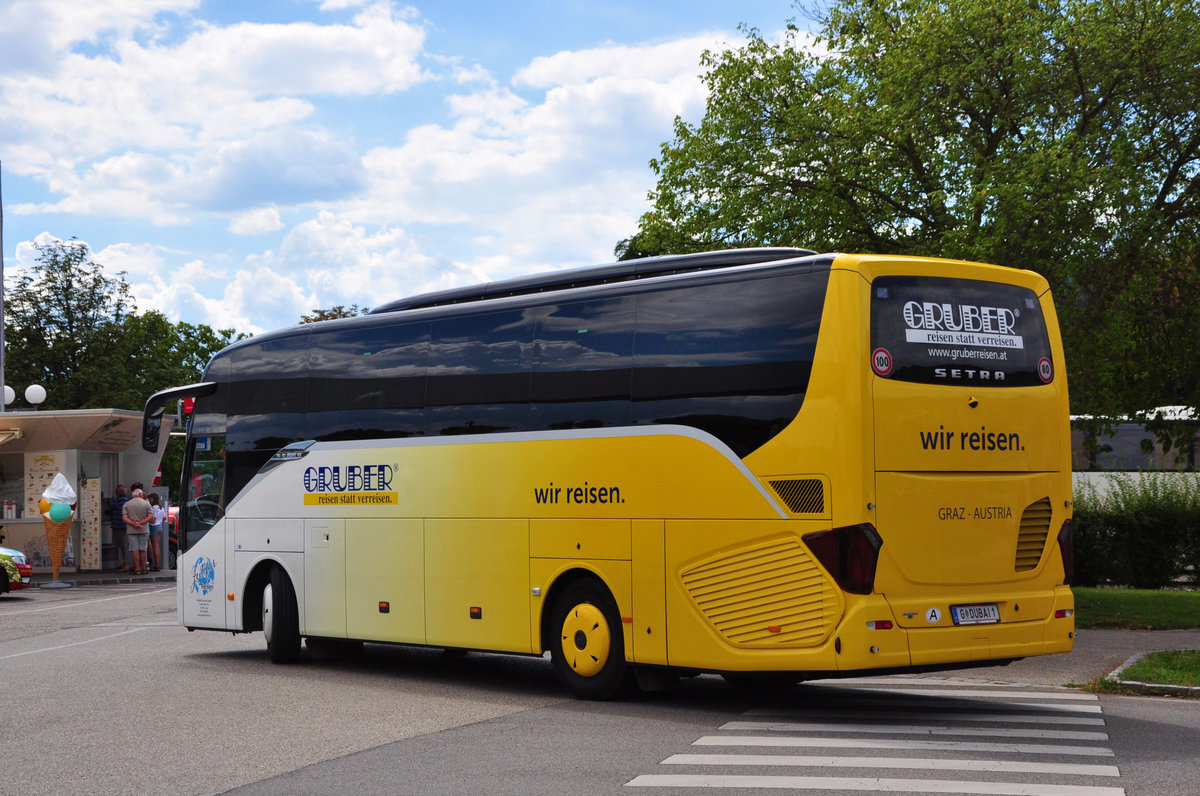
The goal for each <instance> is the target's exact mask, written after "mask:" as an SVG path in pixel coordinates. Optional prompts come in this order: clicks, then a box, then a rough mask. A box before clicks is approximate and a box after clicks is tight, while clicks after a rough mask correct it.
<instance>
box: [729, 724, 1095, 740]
mask: <svg viewBox="0 0 1200 796" xmlns="http://www.w3.org/2000/svg"><path fill="white" fill-rule="evenodd" d="M720 729H722V730H752V731H756V732H764V731H773V732H871V733H877V734H890V735H979V736H986V737H989V738H1052V739H1054V740H1058V741H1107V740H1108V733H1106V732H1084V731H1071V730H1019V729H1011V728H1000V727H926V726H921V725H916V724H838V723H829V724H822V723H817V722H804V721H787V722H768V721H730V722H726V723H725V724H723V725H721V727H720Z"/></svg>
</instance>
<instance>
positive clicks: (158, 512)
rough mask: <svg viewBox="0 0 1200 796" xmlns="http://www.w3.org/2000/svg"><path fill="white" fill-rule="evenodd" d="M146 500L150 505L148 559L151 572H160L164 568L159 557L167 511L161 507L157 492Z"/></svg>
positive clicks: (152, 493) (147, 543)
mask: <svg viewBox="0 0 1200 796" xmlns="http://www.w3.org/2000/svg"><path fill="white" fill-rule="evenodd" d="M146 500H147V501H148V502H149V503H150V525H149V526H148V527H149V529H150V538H149V540H148V541H147V542H146V553H147V556H146V557H147V558H148V559H149V561H150V571H151V572H158V571H159V570H160V569H161V566H162V565H161V562H159V560H158V557H159V556H160V555H162V549H161V547H162V529H163V525H164V524H165V523H166V521H167V510H166V509H164V508H163V507H162V506H161V505H159V501H158V493H157V492H151V493H150V497H148V498H146Z"/></svg>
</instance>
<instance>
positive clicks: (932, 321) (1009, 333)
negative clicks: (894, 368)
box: [904, 301, 1025, 348]
mask: <svg viewBox="0 0 1200 796" xmlns="http://www.w3.org/2000/svg"><path fill="white" fill-rule="evenodd" d="M1018 317H1020V312H1019V311H1018V310H1011V309H1008V308H1006V307H980V306H976V305H973V304H949V303H944V304H937V303H934V302H932V301H925V302H920V301H910V302H908V303H907V304H905V305H904V323H905V324H906V325H907V326H908V329H907V330H906V332H905V339H906V340H907V341H908V342H910V343H929V344H933V345H965V346H978V347H981V348H1024V347H1025V342H1024V340H1022V339H1021V335H1019V334H1013V332H1014V331H1015V330H1016V328H1017V318H1018Z"/></svg>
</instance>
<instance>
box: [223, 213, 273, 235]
mask: <svg viewBox="0 0 1200 796" xmlns="http://www.w3.org/2000/svg"><path fill="white" fill-rule="evenodd" d="M280 229H283V219H281V218H280V217H279V211H278V210H276V209H275V208H273V207H259V208H256V209H254V210H246V211H245V212H242V213H238V214H237V215H236V216H234V217H233V219H232V220H231V221H230V222H229V231H230V232H232V233H233V234H235V235H263V234H265V233H267V232H275V231H276V230H280Z"/></svg>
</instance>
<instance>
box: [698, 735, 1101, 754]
mask: <svg viewBox="0 0 1200 796" xmlns="http://www.w3.org/2000/svg"><path fill="white" fill-rule="evenodd" d="M692 745H693V746H773V747H803V748H810V749H821V748H837V749H922V750H927V751H932V750H936V751H941V752H1000V753H1012V754H1029V755H1081V756H1089V757H1113V756H1114V755H1113V751H1112V750H1111V749H1108V748H1105V747H1102V746H1065V745H1058V744H1029V743H978V742H975V741H902V740H896V739H892V738H796V737H790V738H789V737H780V736H768V735H705V736H704V737H702V738H700V739H699V740H697V741H694V742H693V743H692Z"/></svg>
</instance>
